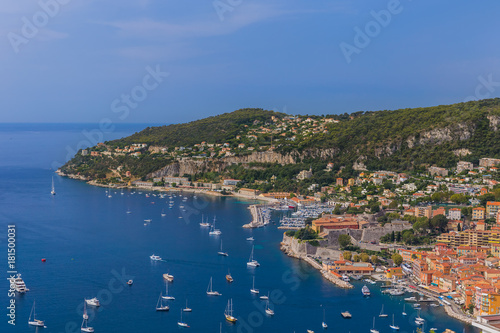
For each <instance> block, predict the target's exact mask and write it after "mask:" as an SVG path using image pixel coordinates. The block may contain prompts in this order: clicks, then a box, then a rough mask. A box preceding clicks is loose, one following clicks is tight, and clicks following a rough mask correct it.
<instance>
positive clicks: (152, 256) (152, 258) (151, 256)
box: [149, 254, 161, 261]
mask: <svg viewBox="0 0 500 333" xmlns="http://www.w3.org/2000/svg"><path fill="white" fill-rule="evenodd" d="M149 258H151V260H153V261H160V260H161V257H160V256H155V255H154V254H153V255H150V256H149Z"/></svg>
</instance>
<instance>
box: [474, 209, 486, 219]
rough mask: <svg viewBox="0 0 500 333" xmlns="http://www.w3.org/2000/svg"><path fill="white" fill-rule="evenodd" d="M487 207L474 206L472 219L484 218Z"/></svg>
mask: <svg viewBox="0 0 500 333" xmlns="http://www.w3.org/2000/svg"><path fill="white" fill-rule="evenodd" d="M485 211H486V209H484V208H483V207H474V208H472V219H473V220H484V213H485Z"/></svg>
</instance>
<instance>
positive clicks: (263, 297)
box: [259, 292, 269, 301]
mask: <svg viewBox="0 0 500 333" xmlns="http://www.w3.org/2000/svg"><path fill="white" fill-rule="evenodd" d="M259 298H260V299H263V300H264V301H267V300H268V299H269V292H268V293H267V295H262V296H260V297H259Z"/></svg>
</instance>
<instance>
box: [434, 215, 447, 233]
mask: <svg viewBox="0 0 500 333" xmlns="http://www.w3.org/2000/svg"><path fill="white" fill-rule="evenodd" d="M431 226H432V228H434V229H437V230H439V231H440V232H445V231H446V227H447V226H448V219H447V218H446V216H444V215H443V214H439V215H436V216H434V217H433V218H432V219H431Z"/></svg>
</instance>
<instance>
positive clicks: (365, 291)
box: [361, 285, 370, 296]
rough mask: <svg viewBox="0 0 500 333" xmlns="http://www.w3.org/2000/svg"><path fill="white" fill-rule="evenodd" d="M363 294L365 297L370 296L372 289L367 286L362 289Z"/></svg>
mask: <svg viewBox="0 0 500 333" xmlns="http://www.w3.org/2000/svg"><path fill="white" fill-rule="evenodd" d="M361 292H362V293H363V296H370V289H368V287H367V286H366V285H364V286H363V288H361Z"/></svg>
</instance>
